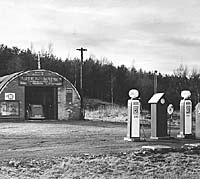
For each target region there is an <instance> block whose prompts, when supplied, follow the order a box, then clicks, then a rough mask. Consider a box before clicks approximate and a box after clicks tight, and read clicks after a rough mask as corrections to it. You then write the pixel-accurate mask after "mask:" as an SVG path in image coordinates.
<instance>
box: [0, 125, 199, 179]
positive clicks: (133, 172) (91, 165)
mask: <svg viewBox="0 0 200 179" xmlns="http://www.w3.org/2000/svg"><path fill="white" fill-rule="evenodd" d="M149 132H150V130H149V129H145V133H146V135H147V137H149V135H150V133H149ZM177 132H178V131H177V130H172V134H173V135H174V136H176V134H177ZM125 136H126V125H124V124H121V123H110V122H98V121H69V122H60V123H59V122H56V123H55V122H42V123H41V122H38V123H35V122H34V123H1V125H0V159H1V160H0V178H2V179H6V178H7V179H11V178H12V179H18V178H19V179H25V178H26V179H29V178H41V179H48V178H49V179H54V178H66V179H67V178H74V179H78V178H101V179H104V178H108V179H110V178H111V179H112V178H113V179H114V178H120V179H123V178H125V179H126V178H127V179H128V178H185V179H186V178H200V165H199V164H200V155H199V153H200V148H199V147H197V148H196V149H195V150H194V149H191V148H181V146H183V145H184V144H185V143H197V142H198V140H189V139H187V140H177V139H172V140H164V141H148V140H147V141H143V142H127V141H124V140H123V138H124V137H125ZM144 145H167V146H171V147H172V149H173V150H170V151H168V152H163V151H150V150H144V149H141V147H142V146H144Z"/></svg>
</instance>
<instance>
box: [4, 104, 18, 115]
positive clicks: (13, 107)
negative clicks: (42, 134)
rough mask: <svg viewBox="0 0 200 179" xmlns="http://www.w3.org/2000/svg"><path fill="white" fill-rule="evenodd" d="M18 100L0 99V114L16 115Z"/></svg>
mask: <svg viewBox="0 0 200 179" xmlns="http://www.w3.org/2000/svg"><path fill="white" fill-rule="evenodd" d="M18 115H19V102H18V101H1V102H0V116H18Z"/></svg>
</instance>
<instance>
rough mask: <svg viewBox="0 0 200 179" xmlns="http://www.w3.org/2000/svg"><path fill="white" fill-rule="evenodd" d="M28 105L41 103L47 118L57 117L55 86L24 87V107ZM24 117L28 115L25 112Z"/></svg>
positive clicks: (27, 107) (26, 107)
mask: <svg viewBox="0 0 200 179" xmlns="http://www.w3.org/2000/svg"><path fill="white" fill-rule="evenodd" d="M30 105H42V107H43V113H44V117H45V119H47V120H56V119H57V111H58V110H57V88H56V87H33V86H27V87H25V109H26V112H27V110H28V109H29V106H30ZM26 118H27V119H28V116H27V114H26Z"/></svg>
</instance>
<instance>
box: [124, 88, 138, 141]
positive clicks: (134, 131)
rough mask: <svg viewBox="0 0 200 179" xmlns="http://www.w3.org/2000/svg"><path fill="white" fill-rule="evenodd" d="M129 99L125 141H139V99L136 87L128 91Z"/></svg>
mask: <svg viewBox="0 0 200 179" xmlns="http://www.w3.org/2000/svg"><path fill="white" fill-rule="evenodd" d="M129 96H130V98H131V99H129V100H128V123H127V137H124V140H127V141H140V101H139V99H138V96H139V92H138V90H136V89H132V90H130V91H129Z"/></svg>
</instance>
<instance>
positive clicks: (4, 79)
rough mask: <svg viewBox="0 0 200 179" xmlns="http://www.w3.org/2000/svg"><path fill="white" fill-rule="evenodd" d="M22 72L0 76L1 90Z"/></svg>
mask: <svg viewBox="0 0 200 179" xmlns="http://www.w3.org/2000/svg"><path fill="white" fill-rule="evenodd" d="M20 73H22V72H16V73H12V74H10V75H6V76H2V77H0V92H1V91H2V89H3V87H4V86H5V85H6V84H7V83H8V82H9V81H10V80H12V79H13V78H14V77H15V76H17V75H19V74H20Z"/></svg>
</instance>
